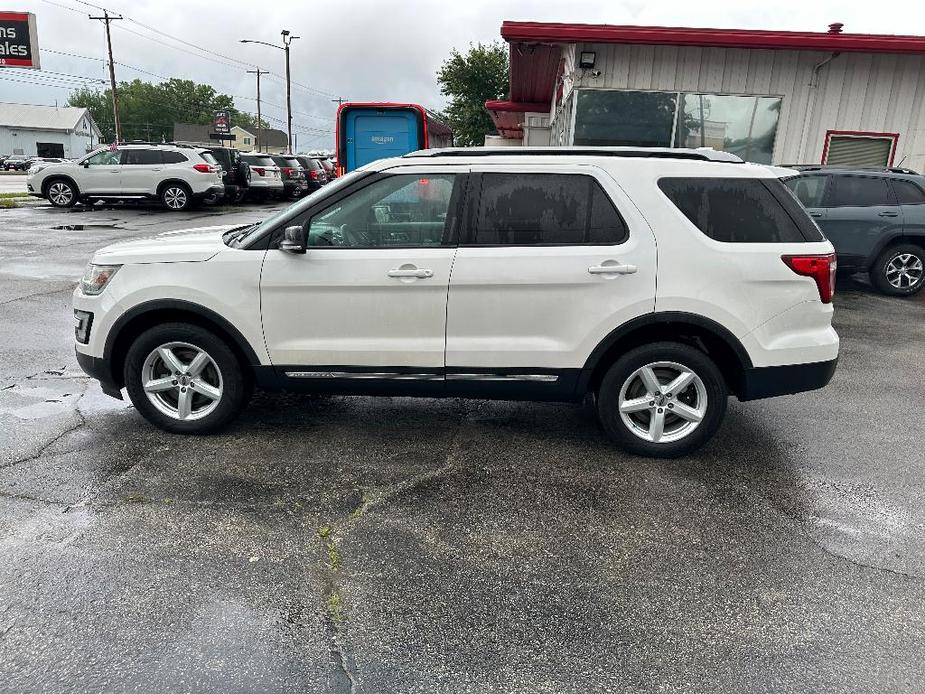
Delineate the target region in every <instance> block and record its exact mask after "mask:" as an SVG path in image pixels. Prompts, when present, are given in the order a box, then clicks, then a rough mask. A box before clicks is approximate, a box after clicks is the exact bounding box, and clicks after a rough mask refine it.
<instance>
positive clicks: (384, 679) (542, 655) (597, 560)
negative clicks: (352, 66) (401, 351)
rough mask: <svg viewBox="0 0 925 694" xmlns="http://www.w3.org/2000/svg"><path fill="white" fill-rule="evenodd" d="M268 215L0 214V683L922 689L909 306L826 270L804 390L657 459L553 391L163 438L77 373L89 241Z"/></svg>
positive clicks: (227, 688) (205, 688) (69, 688)
mask: <svg viewBox="0 0 925 694" xmlns="http://www.w3.org/2000/svg"><path fill="white" fill-rule="evenodd" d="M0 180H2V179H0ZM266 214H268V210H267V208H266V207H259V206H247V207H243V208H222V209H209V208H205V209H199V210H194V211H192V212H188V213H178V214H170V213H164V212H162V211H161V210H159V209H157V208H154V207H149V208H127V209H121V208H117V209H105V210H97V209H94V210H92V211H82V210H80V209H75V210H74V211H71V212H67V211H60V210H53V209H50V208H48V207H37V208H30V209H19V210H0V336H2V338H3V339H2V340H0V673H2V676H0V691H3V692H74V691H94V692H96V691H120V692H127V691H131V692H150V691H163V692H256V691H260V692H290V691H305V692H368V693H380V692H433V691H439V692H479V693H483V692H524V693H526V692H583V693H585V692H650V691H652V692H708V691H709V692H765V691H788V692H789V691H808V692H902V691H908V692H918V691H922V690H923V689H925V507H923V504H922V499H923V496H925V453H923V436H925V407H923V405H925V369H923V363H925V349H923V345H925V295H922V296H920V297H918V298H915V299H909V300H901V299H894V298H888V297H884V296H880V295H877V294H874V293H873V292H872V291H871V290H870V288H869V287H868V286H867V285H866V284H865V283H864V282H863V281H860V280H851V279H848V280H844V281H841V282H840V283H839V287H838V294H837V296H836V314H835V324H836V328H837V329H838V331H839V333H840V335H841V337H842V355H841V361H840V364H839V368H838V371H837V373H836V376H835V380H834V381H833V383H832V384H831V385H830V386H829V387H828V388H826V389H824V390H821V391H818V392H814V393H806V394H801V395H797V396H793V397H785V398H777V399H773V400H767V401H760V402H753V403H747V404H742V403H738V402H737V401H734V400H733V401H730V407H729V411H728V414H727V417H726V420H725V423H724V425H723V427H722V429H721V430H720V432H719V434H718V435H717V437H716V438H715V439H714V441H713V442H712V443H711V444H710V445H708V446H707V447H706V448H705V449H703V450H702V451H701V452H700V453H699V454H698V455H696V456H694V457H692V458H689V459H683V460H679V461H656V460H647V459H640V458H633V457H630V456H627V455H624V454H622V453H621V452H619V451H617V450H615V449H614V448H613V447H612V446H611V445H610V444H609V443H608V442H607V440H606V439H605V437H604V435H603V433H602V431H601V429H600V427H599V426H598V424H597V423H596V421H595V418H594V416H593V414H592V413H591V412H590V410H589V409H588V408H586V407H574V406H567V405H556V404H534V403H508V402H484V401H461V400H425V399H420V400H417V399H410V398H389V399H372V398H329V399H312V398H307V397H293V396H287V397H276V398H273V397H267V396H261V395H258V396H257V397H255V398H254V400H253V402H252V403H251V405H250V406H249V407H248V409H247V410H246V411H245V412H244V414H243V416H242V417H241V418H240V419H239V420H238V421H237V422H236V423H235V425H234V426H233V427H232V428H231V429H230V430H229V431H227V432H225V433H222V434H220V435H216V436H211V437H202V438H185V437H180V436H172V435H169V434H166V433H164V432H161V431H159V430H156V429H154V428H152V427H151V426H149V425H148V424H147V423H146V422H145V421H144V420H142V418H141V417H140V416H139V415H138V414H137V413H136V412H135V411H134V409H133V408H132V407H131V405H130V404H128V403H127V402H119V401H117V400H113V399H111V398H108V397H106V396H104V395H103V394H102V393H101V392H100V390H99V386H98V385H97V384H96V383H95V382H93V381H90V380H89V379H87V378H85V377H84V376H83V374H82V373H81V372H80V370H79V369H78V367H77V364H76V361H75V359H74V356H73V343H72V331H73V320H72V313H71V307H70V293H71V291H72V289H73V287H74V284H75V280H76V278H78V277H79V275H80V274H81V272H82V269H83V266H84V264H85V263H86V261H87V259H88V258H89V256H90V254H91V253H92V251H93V250H94V249H96V248H97V247H100V246H102V245H105V244H106V243H109V242H111V241H114V240H118V239H124V238H135V237H139V236H145V235H150V234H153V233H156V232H159V231H166V230H171V229H179V228H183V227H188V226H204V225H207V224H209V223H211V222H212V221H213V220H214V222H215V223H216V224H226V223H234V222H238V221H240V222H241V223H245V222H250V221H256V220H258V219H260V218H262V217H263V216H265V215H266ZM55 227H58V228H55Z"/></svg>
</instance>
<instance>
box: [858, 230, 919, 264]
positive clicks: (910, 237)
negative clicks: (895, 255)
mask: <svg viewBox="0 0 925 694" xmlns="http://www.w3.org/2000/svg"><path fill="white" fill-rule="evenodd" d="M903 243H911V244H913V245H915V246H921V247H922V248H925V232H922V233H921V234H917V233H915V232H912V233H907V232H906V233H904V232H902V231H893V232H890V233H888V234H884V235H883V236H882V237H881V238H880V239H878V240H877V245H876V246H874V248H873V250H872V251H871V252H870V255H869V256H868V258H867V271H868V272H870V271H872V270H873V269H874V268H875V267H876V265H877V261H878V260H880V256H881V255H883V253H884V251H886V250H887V249H888V248H890V247H892V246H899V245H900V244H903Z"/></svg>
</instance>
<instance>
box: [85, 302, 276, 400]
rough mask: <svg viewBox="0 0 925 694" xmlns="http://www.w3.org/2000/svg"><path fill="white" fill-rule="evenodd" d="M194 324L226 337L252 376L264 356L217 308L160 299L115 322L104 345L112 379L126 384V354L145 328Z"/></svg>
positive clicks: (120, 383)
mask: <svg viewBox="0 0 925 694" xmlns="http://www.w3.org/2000/svg"><path fill="white" fill-rule="evenodd" d="M175 322H180V323H190V324H192V325H198V326H199V327H201V328H205V329H206V330H209V331H211V332H213V333H215V334H216V335H217V336H218V337H220V338H222V339H224V340H225V341H226V342H227V343H228V346H229V348H231V351H232V352H234V354H235V356H236V357H237V358H238V361H240V363H241V366H242V367H247V366H251V367H252V368H251V369H247V368H242V370H243V371H244V372H245V373H247V374H249V376H248V377H250V375H252V374H253V372H254V371H255V368H253V367H258V366H260V358H259V357H258V356H257V353H256V351H254V348H253V347H251V345H250V343H249V342H248V341H247V339H246V338H245V337H244V336H243V335H242V334H241V332H240V331H239V330H238V329H237V328H235V327H234V326H233V325H232V324H231V323H229V322H228V321H227V320H226V319H225V318H223V317H222V316H220V315H219V314H218V313H216V312H215V311H213V310H211V309H208V308H206V307H205V306H201V305H200V304H196V303H193V302H191V301H183V300H180V299H158V300H154V301H147V302H145V303H143V304H139V305H137V306H135V307H133V308H131V309H129V310H128V311H126V312H125V313H123V314H122V315H121V316H120V317H119V318H118V319H117V320H116V322H115V323H114V324H113V326H112V328H111V329H110V331H109V335H108V336H107V338H106V344H105V346H104V348H103V359H104V361H105V362H106V364H108V365H109V369H110V372H111V376H112V380H113V381H114V382H115V383H116V385H118V386H119V387H122V386H124V385H125V383H124V380H125V379H124V374H123V370H124V368H125V357H126V354H127V353H128V349H129V347H130V346H131V344H132V342H133V341H134V340H135V339H136V338H137V337H138V336H139V335H141V334H142V333H143V332H144V331H145V330H147V329H148V328H151V327H153V326H155V325H159V324H161V323H175Z"/></svg>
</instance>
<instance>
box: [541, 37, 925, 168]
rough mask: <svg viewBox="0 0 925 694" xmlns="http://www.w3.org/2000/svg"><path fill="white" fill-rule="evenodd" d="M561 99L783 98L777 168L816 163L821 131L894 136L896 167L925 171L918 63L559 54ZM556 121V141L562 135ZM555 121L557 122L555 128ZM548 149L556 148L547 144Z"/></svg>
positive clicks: (613, 47) (703, 53) (658, 49)
mask: <svg viewBox="0 0 925 694" xmlns="http://www.w3.org/2000/svg"><path fill="white" fill-rule="evenodd" d="M580 50H593V51H596V53H597V60H596V65H595V69H596V70H599V71H600V74H599V75H598V76H594V75H593V74H592V71H591V70H581V69H577V68H575V67H574V66H575V54H576V51H580ZM563 56H564V57H565V58H566V75H570V76H571V78H572V79H569V80H567V81H566V91H568V90H569V89H570V88H571V87H572V86H574V87H578V88H581V87H586V88H598V89H640V90H658V91H690V92H704V93H717V94H757V95H766V96H780V97H782V99H783V101H782V104H781V114H780V121H779V123H778V131H777V139H776V142H775V147H774V161H775V162H776V163H797V162H818V161H820V160H821V156H822V150H823V145H824V142H825V135H826V132H827V131H828V130H861V131H869V132H896V133H899V142H898V145H897V152H896V163H898V162H899V161H900V159H902V158H903V156H906V161H905V165H907V166H911V167H913V168H917V169H920V170H921V169H925V118H923V116H922V112H923V105H925V104H923V99H925V58H923V57H920V56H907V55H893V54H865V53H844V54H842V55H839V56H837V57H836V58H835V59H834V60H832V61H831V62H829V63H828V64H826V65H825V66H823V67H821V68H820V69H819V73H818V77H817V78H816V86H815V87H811V86H810V82H811V81H812V75H813V67H814V66H815V65H817V64H818V63H820V62H822V61H824V60H826V59H827V58H829V57H831V54H830V53H825V52H814V51H774V50H751V49H727V48H697V47H678V46H630V45H620V44H584V45H578V46H577V47H576V46H566V47H564V49H563ZM565 115H566V113H561V114H557V116H559V117H557V118H556V119H554V121H553V125H554V127H553V133H555V132H556V131H557V130H558V129H560V128H563V127H565V128H567V129H569V130H568V131H567V134H566V141H568V142H570V141H571V132H570V127H571V126H570V125H569V124H567V123H562V122H561V116H565ZM556 121H560V122H556ZM554 139H555V138H554Z"/></svg>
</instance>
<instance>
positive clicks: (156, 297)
mask: <svg viewBox="0 0 925 694" xmlns="http://www.w3.org/2000/svg"><path fill="white" fill-rule="evenodd" d="M834 276H835V259H834V256H833V249H832V245H831V244H830V243H829V242H828V241H826V240H825V238H824V237H823V236H822V234H821V233H820V231H819V229H818V228H817V227H816V226H815V224H813V222H812V220H810V218H809V217H808V216H807V215H806V213H805V212H804V211H803V209H802V207H801V206H800V204H799V202H797V200H796V198H794V197H793V196H792V194H791V193H790V192H789V191H788V190H787V188H786V187H785V186H784V185H783V184H781V183H780V182H779V181H778V179H777V178H776V177H775V175H774V173H773V172H772V171H771V170H770V169H768V168H767V167H763V166H759V165H753V164H744V163H741V161H740V160H739V159H738V158H736V157H734V156H732V155H727V154H723V153H713V152H704V151H701V150H681V149H666V150H663V149H643V150H634V149H626V148H594V149H585V148H581V149H578V148H574V149H571V148H565V149H561V148H560V149H542V148H541V149H537V150H533V149H513V148H512V149H502V150H494V149H469V150H465V149H458V150H434V151H424V152H418V153H415V154H411V155H407V156H405V157H402V158H400V159H389V160H383V161H378V162H375V163H373V164H370V165H369V166H366V167H364V168H363V169H361V170H358V171H356V172H353V173H351V174H349V175H347V176H345V177H343V178H340V179H337V181H335V182H334V183H332V184H330V185H328V186H325V187H324V188H322V189H320V190H319V191H317V192H315V193H314V194H312V195H311V196H309V197H308V198H305V199H304V200H302V201H300V202H298V203H296V204H294V205H292V206H291V207H289V208H287V209H285V210H282V211H281V212H279V213H277V214H276V215H274V216H272V217H270V218H269V219H267V220H266V221H264V222H263V223H261V224H257V225H252V226H246V227H238V228H228V227H214V228H208V229H193V230H190V231H187V232H174V233H167V234H163V235H161V236H159V237H156V238H154V239H144V240H137V241H128V242H124V243H119V244H115V245H113V246H109V247H107V248H104V249H103V250H101V251H98V252H97V253H96V254H95V255H94V256H93V259H92V261H91V263H90V265H89V266H88V268H87V272H86V275H85V276H84V278H83V280H82V282H81V283H80V286H79V287H78V288H77V290H76V291H75V293H74V307H75V318H76V321H77V327H76V339H77V357H78V360H79V362H80V364H81V366H82V367H83V369H84V370H85V371H86V372H87V373H88V374H90V375H91V376H93V377H94V378H96V379H98V380H99V381H100V382H101V384H102V386H103V389H104V391H105V392H107V393H109V394H110V395H113V396H114V397H121V389H122V388H123V387H124V388H126V389H127V391H128V394H129V397H130V398H131V399H132V402H133V403H134V404H135V406H136V408H137V409H138V410H139V411H140V412H141V413H142V415H144V416H145V417H146V418H147V419H149V420H150V421H151V422H153V423H154V424H156V425H157V426H159V427H161V428H163V429H166V430H168V431H172V432H182V433H203V432H211V431H215V430H217V429H219V428H221V427H223V426H224V425H226V424H227V423H228V422H230V421H231V420H232V419H233V418H234V417H235V415H237V413H238V412H239V411H240V410H241V408H242V407H243V406H244V404H245V403H246V401H247V399H248V396H249V394H250V392H251V389H252V387H253V386H255V385H256V386H258V387H260V388H263V389H266V390H291V391H308V392H312V393H341V394H344V393H346V394H378V395H417V396H436V397H473V398H507V399H527V400H548V401H571V402H577V401H580V400H582V399H583V398H584V397H585V396H586V395H587V394H589V393H590V394H593V395H594V396H596V401H597V408H598V412H599V415H600V420H601V422H602V424H603V426H604V429H605V430H606V431H607V433H608V434H609V435H610V436H611V437H612V438H613V439H614V440H615V441H616V442H618V443H619V444H620V445H622V446H623V447H624V448H626V449H628V450H629V451H632V452H634V453H638V454H643V455H650V456H660V457H671V456H677V455H682V454H685V453H688V452H690V451H692V450H694V449H695V448H697V447H698V446H700V445H701V444H703V443H704V442H705V441H707V440H708V439H709V438H710V437H711V436H712V435H713V433H714V432H715V431H716V429H717V427H719V425H720V422H721V420H722V418H723V414H724V412H725V409H726V399H727V396H728V395H729V394H734V395H736V396H737V397H738V398H739V399H740V400H751V399H755V398H764V397H770V396H775V395H783V394H787V393H794V392H798V391H803V390H810V389H814V388H819V387H822V386H824V385H825V384H826V383H828V381H829V379H830V378H831V377H832V374H833V372H834V370H835V364H836V360H837V357H838V336H837V335H836V333H835V331H834V330H833V329H832V325H831V320H832V304H831V299H832V291H833V283H834Z"/></svg>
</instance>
